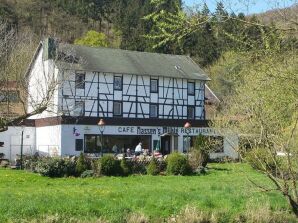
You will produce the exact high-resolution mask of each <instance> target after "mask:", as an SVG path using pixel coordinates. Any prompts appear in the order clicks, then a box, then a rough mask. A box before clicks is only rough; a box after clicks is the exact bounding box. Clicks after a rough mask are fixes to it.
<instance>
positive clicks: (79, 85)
mask: <svg viewBox="0 0 298 223" xmlns="http://www.w3.org/2000/svg"><path fill="white" fill-rule="evenodd" d="M75 84H76V89H85V74H84V73H76V83H75Z"/></svg>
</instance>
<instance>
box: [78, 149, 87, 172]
mask: <svg viewBox="0 0 298 223" xmlns="http://www.w3.org/2000/svg"><path fill="white" fill-rule="evenodd" d="M87 169H88V163H87V160H86V158H85V156H84V154H83V153H81V154H80V156H79V158H78V160H77V162H76V167H75V170H76V172H77V175H78V176H80V175H81V174H82V173H83V172H84V171H86V170H87Z"/></svg>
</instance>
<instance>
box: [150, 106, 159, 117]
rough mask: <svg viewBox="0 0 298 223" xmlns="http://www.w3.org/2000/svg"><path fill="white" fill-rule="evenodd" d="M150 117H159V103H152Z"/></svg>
mask: <svg viewBox="0 0 298 223" xmlns="http://www.w3.org/2000/svg"><path fill="white" fill-rule="evenodd" d="M149 116H150V118H157V117H158V105H157V104H150V114H149Z"/></svg>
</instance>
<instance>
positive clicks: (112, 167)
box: [100, 155, 122, 176]
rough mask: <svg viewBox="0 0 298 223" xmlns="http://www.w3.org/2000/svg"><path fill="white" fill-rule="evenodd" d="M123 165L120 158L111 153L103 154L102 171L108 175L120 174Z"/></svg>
mask: <svg viewBox="0 0 298 223" xmlns="http://www.w3.org/2000/svg"><path fill="white" fill-rule="evenodd" d="M121 172H122V171H121V167H120V162H119V160H115V158H114V157H113V156H111V155H108V156H103V157H102V158H101V159H100V173H101V174H103V175H106V176H119V175H121Z"/></svg>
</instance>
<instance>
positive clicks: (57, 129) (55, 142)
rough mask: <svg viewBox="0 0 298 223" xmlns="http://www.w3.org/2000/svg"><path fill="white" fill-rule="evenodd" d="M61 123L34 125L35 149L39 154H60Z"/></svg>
mask: <svg viewBox="0 0 298 223" xmlns="http://www.w3.org/2000/svg"><path fill="white" fill-rule="evenodd" d="M61 136H62V135H61V125H55V126H46V127H36V150H37V151H38V152H39V153H40V154H41V155H50V156H60V155H61Z"/></svg>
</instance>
